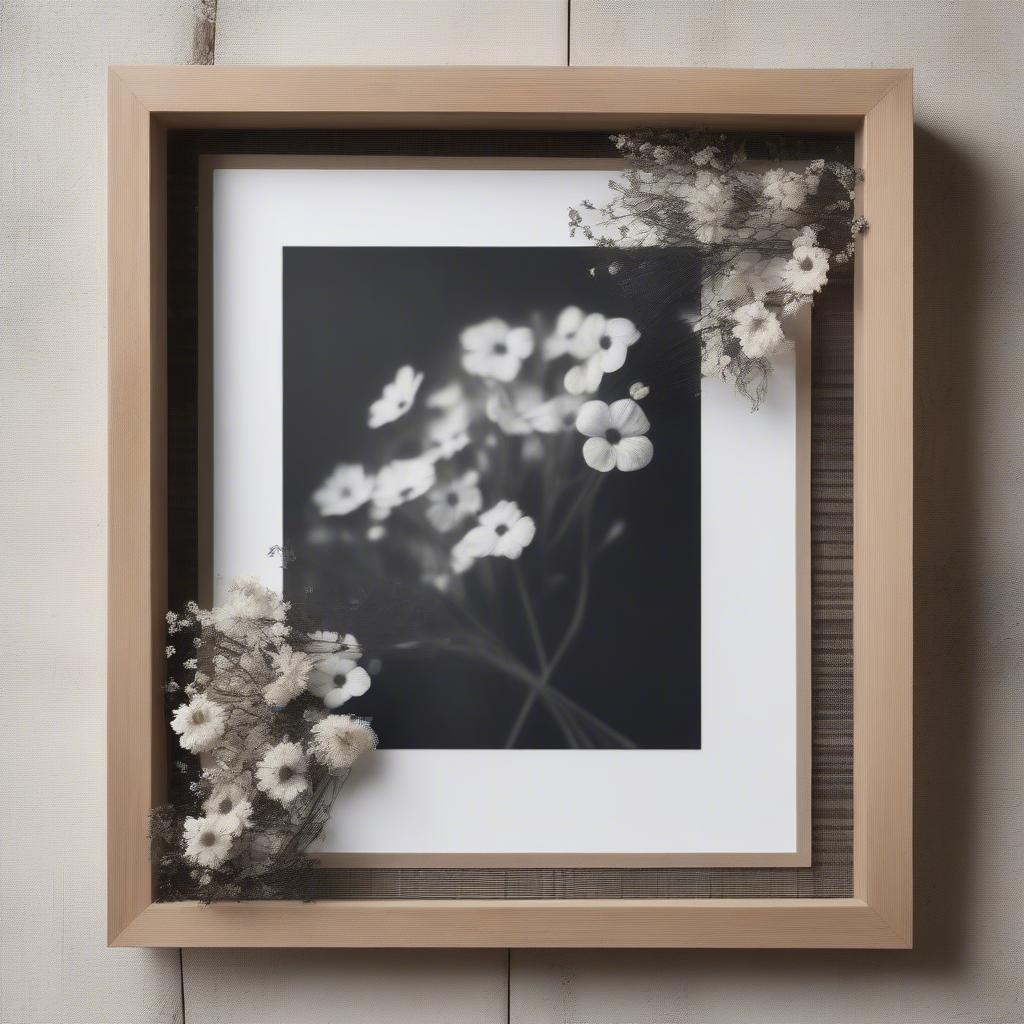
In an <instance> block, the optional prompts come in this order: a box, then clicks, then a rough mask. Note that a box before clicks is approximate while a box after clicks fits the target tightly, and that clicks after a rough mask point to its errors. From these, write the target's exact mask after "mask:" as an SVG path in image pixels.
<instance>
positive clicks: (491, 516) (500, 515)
mask: <svg viewBox="0 0 1024 1024" xmlns="http://www.w3.org/2000/svg"><path fill="white" fill-rule="evenodd" d="M536 532H537V526H536V524H535V523H534V521H533V519H532V518H531V517H530V516H528V515H524V514H523V512H522V510H521V509H520V508H519V506H518V505H517V504H516V503H515V502H514V501H499V502H498V503H497V504H496V505H495V506H494V507H493V508H489V509H488V510H487V511H486V512H484V513H483V514H482V515H481V516H480V519H479V525H477V526H474V527H473V529H472V530H470V531H469V533H467V534H466V536H465V537H463V538H462V540H461V541H459V544H458V545H456V548H457V549H461V554H462V555H463V556H464V557H466V556H468V557H470V558H485V557H487V556H488V555H490V556H494V557H500V558H518V557H519V556H520V555H521V554H522V553H523V550H524V549H525V548H526V547H527V546H528V545H529V543H530V541H532V540H533V536H534V534H535V533H536ZM452 554H453V556H454V552H453V553H452Z"/></svg>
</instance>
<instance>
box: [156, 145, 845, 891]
mask: <svg viewBox="0 0 1024 1024" xmlns="http://www.w3.org/2000/svg"><path fill="white" fill-rule="evenodd" d="M765 144H766V147H767V149H768V151H770V152H773V153H777V154H778V155H780V156H795V155H798V154H799V155H804V156H811V155H818V154H819V153H821V155H832V154H834V153H835V151H836V147H837V144H839V145H846V140H837V139H836V138H834V137H831V138H828V139H817V140H815V139H799V140H794V139H771V140H767V142H766V143H765ZM750 148H753V147H748V150H749V149H750ZM757 148H759V147H757ZM608 152H609V151H608V143H607V139H606V137H605V136H602V135H589V134H588V135H572V136H570V135H558V136H546V135H539V134H535V133H507V134H502V135H494V134H488V133H447V134H444V135H440V134H435V133H344V132H312V133H286V132H245V133H235V132H223V133H205V132H204V133H180V134H178V133H172V137H171V139H170V144H169V147H168V161H169V164H168V172H169V173H168V225H169V240H168V246H169V253H168V265H169V274H168V308H169V315H168V355H169V360H168V362H169V367H168V370H169V372H168V380H169V384H168V388H169V394H168V408H169V423H168V427H169V430H168V434H169V453H168V454H169V473H170V480H169V484H170V486H169V495H170V497H169V506H170V507H169V527H170V528H169V551H168V555H169V595H168V597H169V607H172V608H174V607H179V606H181V605H182V604H183V603H184V601H186V600H188V599H189V598H191V597H193V596H194V595H195V593H196V580H197V572H196V541H195V538H196V522H197V516H196V504H195V502H196V486H195V481H196V450H197V449H196V444H197V441H196V435H195V423H196V417H195V410H196V390H195V379H196V365H197V362H196V343H197V342H196V339H197V335H198V328H197V302H196V294H197V273H196V239H197V211H198V174H197V159H198V156H199V154H201V153H351V154H354V153H375V154H380V153H388V154H393V155H398V154H412V153H419V154H428V153H429V154H436V155H455V154H467V155H469V154H472V155H481V154H505V155H523V156H538V155H547V156H551V155H553V154H555V155H569V156H581V155H607V154H608ZM757 155H762V154H761V153H758V154H757ZM765 155H766V154H765ZM852 309H853V287H852V275H851V274H850V272H849V270H845V271H843V272H841V273H838V274H837V273H835V272H833V276H832V283H831V284H830V286H829V287H828V288H827V289H826V290H825V291H824V292H823V293H822V295H821V296H820V297H819V298H818V300H817V302H816V304H815V307H814V316H813V345H814V358H813V398H812V406H813V414H812V452H811V546H812V553H811V572H812V646H813V661H812V666H813V668H812V700H813V706H812V723H813V738H812V771H813V783H812V864H811V866H810V867H807V868H763V869H758V868H630V869H625V868H623V869H610V868H573V869H568V868H558V869H553V868H548V869H527V868H509V869H502V868H473V869H436V868H435V869H423V870H420V869H409V868H402V869H398V868H396V869H358V870H357V869H340V868H338V869H324V870H322V871H319V872H317V879H316V882H315V884H314V888H313V890H312V891H311V893H310V896H311V897H313V898H316V899H357V898H358V899H368V898H370V899H372V898H378V899H430V898H437V899H440V898H446V899H450V898H467V899H470V898H490V899H502V898H507V899H525V898H536V899H545V898H560V899H566V898H597V897H602V898H627V897H631V898H638V897H649V898H659V897H660V898H664V897H722V898H729V897H768V896H788V897H840V896H850V895H852V892H853V576H852V566H853V562H852V554H853V315H852ZM172 749H173V748H172ZM755 770H756V768H755ZM666 810H667V812H668V809H666Z"/></svg>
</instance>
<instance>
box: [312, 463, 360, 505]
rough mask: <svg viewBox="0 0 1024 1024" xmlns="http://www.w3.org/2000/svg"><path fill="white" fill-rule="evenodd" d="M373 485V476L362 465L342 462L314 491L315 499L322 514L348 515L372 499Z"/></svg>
mask: <svg viewBox="0 0 1024 1024" xmlns="http://www.w3.org/2000/svg"><path fill="white" fill-rule="evenodd" d="M373 486H374V480H373V477H372V476H371V475H370V474H369V473H367V472H366V470H365V469H363V467H362V466H360V465H356V464H354V463H342V464H341V465H339V466H335V467H334V470H333V471H332V472H331V475H330V476H329V477H328V478H327V479H326V480H325V481H324V482H323V483H322V484H321V485H320V487H319V488H318V489H317V490H316V491H315V492H314V494H313V501H314V502H315V503H316V506H317V508H318V509H319V510H320V515H322V516H347V515H348V514H349V513H350V512H355V510H356V509H357V508H360V507H361V506H363V505H365V504H366V503H367V502H368V501H369V500H370V498H371V496H372V495H373Z"/></svg>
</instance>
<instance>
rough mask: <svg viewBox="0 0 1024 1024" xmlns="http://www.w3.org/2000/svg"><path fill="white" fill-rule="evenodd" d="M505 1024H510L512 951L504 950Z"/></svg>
mask: <svg viewBox="0 0 1024 1024" xmlns="http://www.w3.org/2000/svg"><path fill="white" fill-rule="evenodd" d="M505 1024H512V950H511V949H506V950H505Z"/></svg>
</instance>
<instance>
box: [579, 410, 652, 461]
mask: <svg viewBox="0 0 1024 1024" xmlns="http://www.w3.org/2000/svg"><path fill="white" fill-rule="evenodd" d="M650 428H651V424H650V421H649V420H648V419H647V416H646V415H645V414H644V411H643V409H641V408H640V406H639V405H637V404H636V402H634V401H633V399H632V398H620V399H619V400H618V401H617V402H612V404H611V405H608V404H606V403H605V402H598V401H592V402H587V403H586V404H585V405H584V406H583V408H582V409H580V411H579V415H578V416H577V417H576V429H577V430H578V431H579V432H580V433H581V434H584V435H585V436H586V438H587V440H586V441H585V442H584V444H583V461H584V462H586V464H587V465H588V466H590V468H591V469H596V470H597V471H598V472H600V473H607V472H609V471H610V470H613V469H618V470H621V471H622V472H623V473H631V472H633V471H635V470H638V469H643V468H644V466H646V465H647V464H648V463H649V462H650V461H651V459H652V458H653V456H654V445H653V444H651V441H650V438H647V437H644V434H646V433H647V431H648V430H650Z"/></svg>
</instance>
